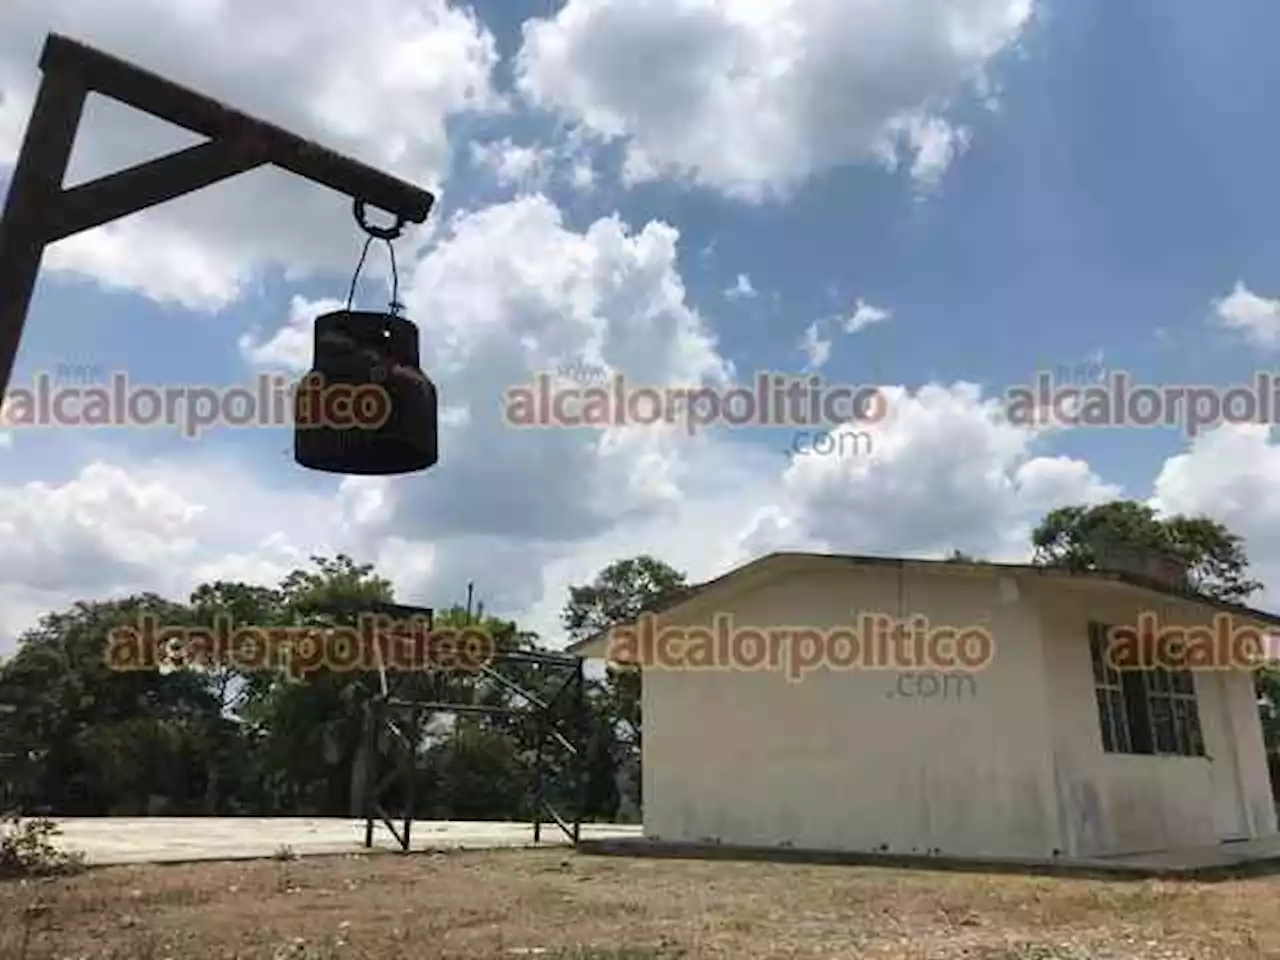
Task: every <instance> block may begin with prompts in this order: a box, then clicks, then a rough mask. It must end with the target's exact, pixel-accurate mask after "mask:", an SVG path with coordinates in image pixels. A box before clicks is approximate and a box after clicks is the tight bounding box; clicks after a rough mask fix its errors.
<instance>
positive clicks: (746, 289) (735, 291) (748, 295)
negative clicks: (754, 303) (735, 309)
mask: <svg viewBox="0 0 1280 960" xmlns="http://www.w3.org/2000/svg"><path fill="white" fill-rule="evenodd" d="M724 295H725V296H726V297H727V298H728V299H730V300H750V299H752V298H753V297H756V296H758V293H757V291H756V288H755V287H753V286H752V285H751V278H750V277H749V276H747V275H746V274H745V273H740V274H738V279H737V280H735V281H734V284H733V286H732V287H729V288H728V289H726V290H725V292H724Z"/></svg>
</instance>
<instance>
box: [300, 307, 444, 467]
mask: <svg viewBox="0 0 1280 960" xmlns="http://www.w3.org/2000/svg"><path fill="white" fill-rule="evenodd" d="M438 442H439V420H438V401H437V397H436V388H435V384H433V383H432V382H431V381H430V379H428V378H427V375H426V374H425V373H423V372H422V369H421V368H420V366H419V355H418V328H417V326H416V325H414V324H413V323H412V322H410V321H409V320H406V319H405V318H403V317H400V316H397V315H396V314H394V313H372V312H364V311H352V310H337V311H334V312H333V313H326V314H324V315H323V316H320V317H317V318H316V324H315V362H314V366H313V368H312V369H311V371H310V372H309V373H308V374H307V376H306V377H304V378H303V379H302V380H301V381H300V382H299V383H298V386H297V387H296V388H295V390H294V435H293V456H294V459H295V460H296V461H297V462H298V463H299V464H300V465H301V466H303V467H307V468H309V469H311V470H320V471H323V472H325V473H345V474H356V475H364V476H388V475H392V474H400V473H414V472H416V471H419V470H426V469H427V468H429V467H431V466H433V465H434V464H435V463H436V461H437V460H438V459H439V447H438Z"/></svg>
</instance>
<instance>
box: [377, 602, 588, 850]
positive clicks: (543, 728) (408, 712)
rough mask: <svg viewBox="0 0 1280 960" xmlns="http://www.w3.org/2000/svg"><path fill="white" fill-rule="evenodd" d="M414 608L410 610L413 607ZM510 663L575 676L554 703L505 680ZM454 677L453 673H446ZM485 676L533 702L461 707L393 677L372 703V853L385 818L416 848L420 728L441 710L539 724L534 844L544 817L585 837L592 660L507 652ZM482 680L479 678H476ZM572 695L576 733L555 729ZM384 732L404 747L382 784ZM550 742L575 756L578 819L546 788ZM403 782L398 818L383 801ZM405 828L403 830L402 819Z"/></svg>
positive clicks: (575, 837) (402, 841) (575, 838)
mask: <svg viewBox="0 0 1280 960" xmlns="http://www.w3.org/2000/svg"><path fill="white" fill-rule="evenodd" d="M406 609H407V608H406ZM424 614H426V615H428V616H429V611H422V610H419V611H415V614H414V615H418V616H422V615H424ZM506 663H523V664H534V665H537V666H540V667H552V668H557V669H560V670H563V671H566V672H567V673H568V675H567V676H566V677H565V680H564V681H563V682H562V683H561V684H560V686H559V687H558V688H557V689H556V690H555V692H554V693H553V694H552V695H551V697H550V698H549V699H546V700H544V699H543V698H541V697H539V696H538V695H537V694H535V693H533V692H532V691H529V690H525V689H524V688H523V687H521V685H520V684H518V683H516V682H515V681H514V680H511V679H510V678H509V677H504V676H502V675H501V674H500V673H498V672H497V670H496V669H495V667H497V666H500V665H502V664H506ZM440 672H442V673H447V672H448V671H440ZM453 672H454V673H462V674H466V673H468V672H467V671H453ZM479 673H480V674H481V675H482V676H485V677H487V678H488V679H491V680H496V681H497V682H498V684H499V686H501V687H503V688H504V689H506V690H508V691H510V692H512V693H514V694H515V695H516V696H518V697H521V698H522V699H523V700H524V701H525V703H526V705H525V706H523V707H521V706H489V705H485V704H475V703H461V702H453V701H449V700H443V699H439V698H438V696H433V697H431V698H430V699H419V698H416V697H413V696H404V695H400V694H399V693H397V692H396V691H394V690H393V689H391V685H390V684H388V683H387V680H386V677H385V674H384V680H383V688H382V692H381V693H378V694H375V695H374V696H373V697H372V698H370V700H369V701H368V702H367V703H366V708H365V709H366V714H365V722H366V724H367V726H366V730H365V737H366V739H365V750H364V757H365V762H366V763H368V764H369V765H370V767H369V768H366V769H365V770H364V771H363V774H364V776H363V777H362V782H363V783H364V784H365V786H364V797H363V798H362V799H363V808H364V820H365V830H364V845H365V847H366V848H372V847H373V833H374V826H375V824H376V822H378V821H381V823H382V825H383V826H384V827H386V828H387V830H388V832H390V833H391V835H392V837H394V838H395V840H396V843H397V845H398V846H399V847H400V850H401V852H404V853H408V852H409V850H410V849H411V845H412V836H411V831H412V829H413V821H414V818H415V814H416V810H415V800H416V797H415V790H414V784H415V781H416V780H417V772H418V771H417V755H418V740H419V735H420V731H421V730H422V728H423V726H424V725H425V722H426V720H427V719H428V718H429V717H430V715H431V714H433V713H454V714H458V715H463V716H510V717H518V718H522V719H524V720H525V721H526V722H530V721H531V722H532V723H533V724H534V730H535V737H534V750H535V753H534V799H533V817H534V819H533V840H534V843H541V842H542V825H543V822H544V819H543V818H544V817H547V818H549V819H550V820H551V821H552V822H554V823H555V824H556V826H558V827H559V828H560V829H561V830H562V831H564V833H565V835H566V836H568V838H569V839H570V840H571V841H572V842H573V844H574V845H575V846H576V845H577V844H578V842H579V840H580V839H581V835H582V815H583V812H584V811H585V810H586V792H587V788H588V770H587V763H588V756H587V742H588V737H589V732H590V711H589V709H588V704H587V698H586V689H587V688H586V671H585V661H584V660H583V659H582V658H581V657H576V656H573V655H572V654H562V653H555V652H552V651H537V650H516V649H506V650H504V649H502V648H499V649H498V650H497V651H496V652H495V653H494V655H493V658H492V659H491V660H490V661H489V663H488V664H487V665H485V666H483V667H481V668H480V671H479ZM470 675H474V674H470ZM567 691H572V695H573V697H574V704H573V716H572V722H571V731H570V736H565V735H564V733H562V732H561V731H559V730H557V729H555V724H554V722H553V717H552V714H553V711H554V709H555V707H556V706H557V705H558V704H559V703H560V698H561V696H562V695H564V694H565V693H566V692H567ZM402 721H404V722H405V725H406V726H407V727H408V731H407V732H406V731H405V730H404V729H403V728H402V726H401V722H402ZM380 733H386V734H389V735H390V738H391V739H392V741H393V742H394V743H395V744H397V745H398V747H399V749H398V750H393V753H394V754H395V758H394V760H393V766H392V769H391V770H390V771H389V773H388V775H387V776H385V777H383V778H382V779H381V780H379V781H377V782H376V783H375V782H374V781H373V780H372V777H371V776H370V774H371V773H373V772H374V771H373V770H372V769H371V768H373V767H374V765H375V764H376V762H377V758H378V756H379V755H380V753H379V750H378V739H379V735H380ZM548 739H550V740H552V741H554V742H555V743H556V744H557V745H558V746H560V747H561V748H563V749H564V751H565V752H566V753H567V754H568V755H569V756H570V757H571V758H572V760H573V767H574V773H575V779H576V781H577V782H576V784H575V791H574V792H575V804H574V805H575V810H574V812H573V819H572V821H569V820H567V819H566V818H565V817H563V816H561V814H560V812H559V811H557V810H556V808H555V807H554V806H553V805H552V804H551V803H550V802H548V801H547V799H546V797H545V795H544V790H545V782H546V777H545V761H546V750H545V747H546V745H547V741H548ZM397 778H399V779H400V780H401V783H402V785H403V789H404V795H403V808H402V810H401V816H400V817H399V818H394V817H392V816H391V814H390V813H389V812H388V811H387V810H386V809H385V808H384V807H383V805H382V802H381V796H382V794H383V793H384V792H385V791H386V790H387V789H388V788H389V787H390V786H391V785H392V782H393V781H394V780H395V779H397ZM397 819H398V820H399V821H400V823H399V824H398V825H397V823H396V820H397Z"/></svg>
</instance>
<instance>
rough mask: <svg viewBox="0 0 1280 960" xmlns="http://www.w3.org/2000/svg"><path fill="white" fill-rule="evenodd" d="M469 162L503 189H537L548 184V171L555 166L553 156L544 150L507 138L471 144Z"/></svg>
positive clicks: (546, 149)
mask: <svg viewBox="0 0 1280 960" xmlns="http://www.w3.org/2000/svg"><path fill="white" fill-rule="evenodd" d="M471 162H472V163H473V164H475V165H476V166H477V167H481V168H483V169H485V170H488V171H489V172H490V173H492V174H493V177H494V179H496V180H497V181H498V183H500V184H501V185H502V186H504V187H507V186H522V187H532V188H534V189H538V188H540V187H542V186H543V185H545V183H546V181H547V177H548V175H549V172H548V168H549V167H550V166H551V165H552V164H553V163H554V162H555V153H554V151H552V150H550V149H548V148H546V147H530V146H521V145H519V144H516V143H515V142H513V141H512V139H511V138H510V137H504V138H503V139H501V140H492V141H489V142H487V143H473V144H471Z"/></svg>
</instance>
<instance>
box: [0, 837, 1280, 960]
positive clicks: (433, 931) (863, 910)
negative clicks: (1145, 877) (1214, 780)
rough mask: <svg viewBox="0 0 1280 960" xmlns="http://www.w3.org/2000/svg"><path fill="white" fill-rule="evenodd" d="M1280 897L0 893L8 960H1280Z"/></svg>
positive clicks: (51, 886) (498, 867)
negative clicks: (792, 959) (1276, 959)
mask: <svg viewBox="0 0 1280 960" xmlns="http://www.w3.org/2000/svg"><path fill="white" fill-rule="evenodd" d="M1277 920H1280V880H1271V879H1263V880H1249V881H1241V882H1236V883H1221V884H1211V885H1200V884H1178V883H1160V882H1149V883H1102V882H1097V881H1086V880H1050V879H1037V878H1026V877H1016V876H980V875H964V874H950V873H923V872H905V871H894V870H877V869H859V868H853V867H811V866H795V865H781V864H761V863H724V862H721V863H712V862H696V861H664V860H623V859H612V858H592V857H581V856H574V855H573V854H569V853H566V852H564V851H497V852H490V853H455V854H447V855H446V854H436V855H424V856H415V857H407V858H403V857H395V856H373V857H367V858H366V857H335V858H314V859H313V858H308V859H304V860H297V861H288V860H275V861H263V862H255V863H216V864H198V865H188V866H172V867H117V868H110V869H103V870H95V871H91V872H90V873H87V874H84V875H81V876H77V877H71V878H66V879H60V880H50V881H39V882H34V881H31V882H11V883H3V884H0V958H2V960H54V958H57V960H81V958H84V960H162V958H172V960H241V958H243V960H248V958H262V960H336V958H348V960H374V958H377V960H446V958H447V960H498V958H503V960H518V958H521V957H525V958H530V960H533V958H539V960H674V958H702V957H706V958H726V960H728V958H732V960H758V958H766V957H768V958H774V957H778V958H781V957H807V958H835V957H839V958H883V960H895V958H896V960H907V958H911V960H951V958H961V957H965V958H972V960H1104V958H1166V957H1167V958H1185V960H1252V958H1264V957H1265V958H1269V957H1280V923H1278V922H1277Z"/></svg>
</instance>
